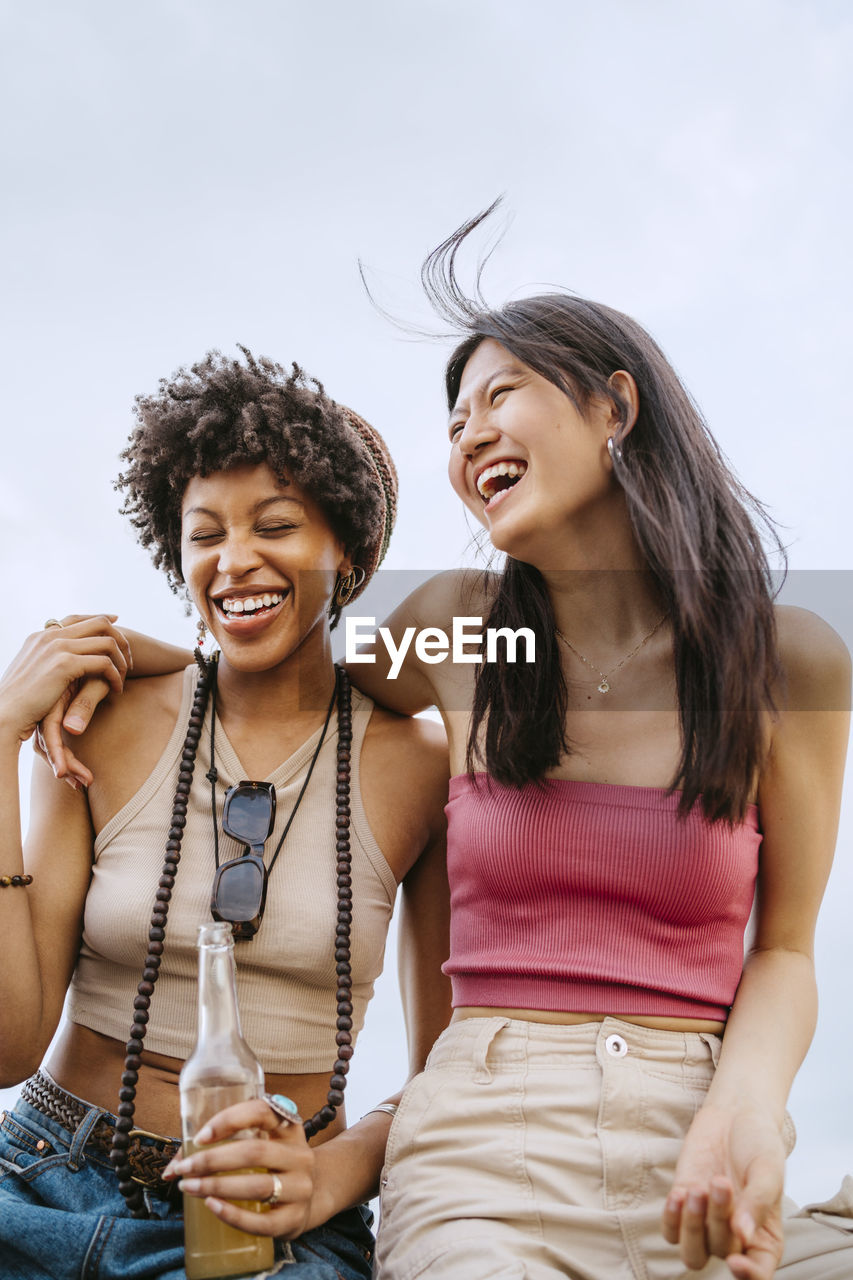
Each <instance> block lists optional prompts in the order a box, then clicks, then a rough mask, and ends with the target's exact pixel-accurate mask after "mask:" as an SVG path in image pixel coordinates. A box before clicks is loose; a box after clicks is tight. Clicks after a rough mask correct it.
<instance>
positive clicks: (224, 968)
mask: <svg viewBox="0 0 853 1280" xmlns="http://www.w3.org/2000/svg"><path fill="white" fill-rule="evenodd" d="M198 1035H199V1041H205V1040H207V1041H209V1040H232V1039H237V1040H239V1039H240V1037H241V1031H240V1013H239V1010H238V1008H237V973H236V969H235V966H234V944H233V942H232V941H231V937H230V933H229V932H228V931H227V929H225V928H224V927H220V929H219V931H218V932H217V934H216V935H215V937H214V938H212V939H211V940H209V941H208V940H205V939H204V938H202V939H200V940H199V966H198Z"/></svg>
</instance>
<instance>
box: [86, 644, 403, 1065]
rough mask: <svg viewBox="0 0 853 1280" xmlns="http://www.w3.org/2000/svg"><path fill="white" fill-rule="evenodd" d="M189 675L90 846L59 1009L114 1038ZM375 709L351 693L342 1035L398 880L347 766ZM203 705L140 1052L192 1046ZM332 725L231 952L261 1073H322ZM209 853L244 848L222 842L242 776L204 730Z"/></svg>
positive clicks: (138, 954) (360, 1005)
mask: <svg viewBox="0 0 853 1280" xmlns="http://www.w3.org/2000/svg"><path fill="white" fill-rule="evenodd" d="M197 674H198V673H197V668H196V667H195V666H194V665H193V666H192V667H188V668H187V670H186V672H185V673H184V684H183V696H182V700H181V708H180V711H179V713H178V717H177V720H176V722H175V727H174V729H173V731H172V734H171V737H170V739H169V742H168V745H167V746H166V749H165V751H164V752H163V755H162V756H161V757H160V760H159V761H158V763H157V765H156V767H155V769H154V771H153V772H152V773H151V775H150V777H149V778H148V779H147V781H146V782H145V783H144V784H143V785H142V787H140V789H139V791H137V793H136V795H135V796H133V798H132V799H131V800H129V801H128V803H127V804H126V805H125V806H124V807H123V808H122V809H121V810H120V811H119V812H118V813H117V814H115V816H114V817H113V818H111V819H110V821H109V822H108V823H107V824H106V826H105V827H104V828H103V830H102V831H101V832H100V833H99V835H98V837H97V839H96V841H95V860H94V866H93V869H92V881H91V884H90V887H89V892H88V894H87V897H86V906H85V915H84V923H83V942H82V946H81V950H80V956H79V959H78V962H77V968H76V970H75V972H74V976H73V978H72V981H71V987H70V990H69V996H68V1002H67V1005H66V1014H67V1016H68V1017H69V1018H70V1019H71V1020H72V1021H73V1022H78V1023H81V1024H82V1025H83V1026H86V1027H91V1028H92V1030H94V1031H98V1032H101V1033H102V1034H104V1035H107V1036H112V1037H113V1038H114V1039H116V1040H121V1041H124V1040H125V1039H126V1038H127V1035H128V1031H129V1027H130V1023H131V1021H132V1017H133V1000H134V997H135V995H136V987H137V983H138V982H139V980H140V978H141V975H142V967H143V964H144V961H145V955H146V951H147V939H148V927H149V921H150V917H151V910H152V906H153V903H154V895H155V893H156V890H157V882H158V880H159V877H160V873H161V868H162V863H163V854H164V850H165V844H166V838H167V832H168V828H169V820H170V817H171V813H172V801H173V798H174V793H175V783H176V780H177V775H178V764H179V759H180V754H181V748H182V746H183V741H184V736H185V733H186V726H187V721H188V719H189V714H190V705H191V702H192V696H193V693H194V690H195V685H196V679H197ZM372 710H373V703H372V702H371V701H370V699H369V698H366V697H364V696H363V695H362V694H360V693H359V692H358V690H357V689H353V691H352V721H353V745H352V794H351V810H352V823H351V832H350V837H351V846H352V876H353V927H352V979H353V980H352V992H353V995H352V999H353V1024H354V1025H353V1037H355V1036H356V1035H357V1033H358V1032H359V1031H360V1030H361V1027H362V1025H363V1023H364V1014H365V1009H366V1007H367V1002H368V1001H369V999H370V997H371V995H372V994H373V984H374V981H375V979H376V978H377V977H378V975H379V974H380V973H381V971H382V961H383V957H384V951H385V937H386V934H387V930H388V923H389V921H390V919H391V912H392V909H393V903H394V896H395V893H396V882H395V879H394V874H393V872H392V871H391V868H390V867H389V866H388V863H387V862H386V860H385V858H384V856H383V854H382V851H381V850H380V848H379V846H378V844H377V843H376V840H375V839H374V836H373V833H372V832H371V830H370V827H369V826H368V823H367V818H366V816H365V812H364V806H363V804H362V800H361V785H360V772H359V761H360V755H361V746H362V743H363V741H364V733H365V730H366V728H367V724H368V721H369V719H370V715H371V712H372ZM210 715H211V711H210V707H208V710H207V715H206V717H205V724H204V730H203V732H202V735H201V741H200V742H199V748H198V754H197V756H196V766H195V775H194V778H193V784H192V790H191V793H190V796H189V803H188V807H187V825H186V828H185V831H184V840H183V845H182V851H181V861H180V864H179V866H178V872H177V875H176V878H175V887H174V890H173V892H172V901H171V905H170V908H169V918H168V923H167V925H166V940H165V949H164V952H163V960H162V964H161V967H160V977H159V979H158V982H157V986H156V989H155V992H154V995H153V997H152V1000H151V1021H150V1023H149V1026H148V1034H147V1036H146V1038H145V1044H146V1046H147V1048H148V1049H149V1050H151V1051H153V1052H155V1053H163V1054H168V1055H169V1056H171V1057H174V1058H186V1057H187V1056H188V1054H189V1053H190V1051H191V1049H192V1047H193V1044H194V1043H195V1034H196V1019H197V990H198V984H197V953H196V937H197V933H198V926H199V925H200V924H203V923H204V922H205V921H209V920H210V918H211V917H210V890H211V886H212V883H213V876H214V871H215V864H214V855H213V820H212V816H211V794H210V783H209V782H208V781H207V780H206V778H205V774H206V773H207V771H208V770H209V769H210ZM320 732H321V730H320V729H318V730H317V732H316V733H315V734H313V735H312V736H311V737H310V738H309V739H308V740H307V741H306V742H304V743H303V744H302V746H301V747H300V748H299V750H298V751H296V752H295V753H294V754H293V755H292V756H291V757H290V759H289V760H286V761H285V762H284V763H283V764H281V765H279V767H278V768H277V769H276V770H275V771H274V772H273V773H271V774H270V775H269V778H268V779H267V781H269V782H273V783H274V784H275V787H276V795H277V801H278V804H277V810H276V825H275V830H274V832H273V834H272V836H271V837H270V839H269V840H268V842H267V856H266V861H267V864H269V860H270V858H271V856H272V850H273V849H275V847H276V844H277V843H278V838H279V836H280V835H281V832H282V830H283V828H284V825H285V823H286V822H287V819H288V817H289V815H290V812H291V809H292V808H293V804H294V802H295V800H296V797H297V796H298V794H299V790H300V787H301V785H302V782H303V780H304V777H305V773H306V770H307V768H308V765H309V763H310V760H311V757H312V755H313V754H314V751H315V749H316V746H317V741H318V739H319V736H320ZM337 737H338V733H337V723H336V719H335V718H334V717H333V718H332V721H331V723H330V725H329V729H328V732H327V734H326V740H325V742H324V743H323V746H322V748H321V750H320V754H319V756H318V758H317V764H316V766H315V769H314V772H313V774H312V776H311V781H310V782H309V784H308V788H307V790H306V792H305V795H304V796H303V798H302V803H301V804H300V806H299V810H298V812H297V814H296V817H295V819H294V822H293V825H292V826H291V828H290V831H289V832H288V835H287V839H286V841H285V843H284V846H283V847H282V850H281V853H280V854H279V857H278V859H277V861H276V864H275V867H274V868H273V870H272V873H271V874H270V878H269V887H268V891H267V902H266V910H265V912H264V919H263V923H262V924H261V928H260V931H259V932H258V933H257V935H256V936H255V937H254V938H253V939H251V940H249V941H238V942H236V943H235V950H236V957H237V993H238V997H239V1002H240V1016H241V1021H242V1025H243V1033H244V1035H245V1037H246V1039H247V1041H248V1042H249V1044H250V1045H251V1047H252V1049H253V1050H254V1051H255V1053H256V1054H257V1055H258V1057H259V1058H260V1060H261V1063H262V1064H263V1067H264V1069H265V1070H266V1071H270V1072H282V1073H302V1072H313V1071H328V1070H329V1067H330V1064H331V1062H332V1061H333V1059H334V1056H335V1018H336V1011H335V992H336V990H337V981H336V973H335V959H334V950H335V945H334V944H335V921H336V917H337V885H336V872H335V804H334V795H335V780H336V773H337V758H336V749H337ZM216 768H217V771H218V774H219V779H218V782H217V785H216V801H217V820H218V821H219V823H220V858H221V859H222V858H227V857H231V856H236V855H238V854H239V853H240V852H242V850H241V849H240V848H239V846H238V845H237V844H236V842H234V841H232V840H230V839H229V838H228V837H227V836H225V835H222V833H221V820H222V808H223V804H224V800H225V791H226V789H227V788H228V787H230V786H231V785H233V784H234V783H236V782H239V781H240V780H241V779H243V778H246V777H247V776H248V775H247V773H246V770H245V769H244V768H243V766H242V765H241V764H240V761H239V759H238V758H237V755H236V753H235V751H234V749H233V747H232V746H231V744H230V742H229V741H228V739H227V737H226V736H225V733H224V732H223V730H222V725H221V723H220V722H219V721H218V720H217V723H216Z"/></svg>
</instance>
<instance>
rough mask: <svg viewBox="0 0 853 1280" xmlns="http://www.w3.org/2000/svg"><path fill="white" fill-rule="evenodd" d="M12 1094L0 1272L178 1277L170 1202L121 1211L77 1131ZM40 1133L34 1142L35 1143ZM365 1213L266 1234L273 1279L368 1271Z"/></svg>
mask: <svg viewBox="0 0 853 1280" xmlns="http://www.w3.org/2000/svg"><path fill="white" fill-rule="evenodd" d="M104 1114H105V1113H104V1112H103V1111H101V1110H100V1109H99V1108H97V1107H93V1108H92V1109H91V1111H90V1112H89V1114H88V1115H87V1116H86V1118H85V1119H84V1120H82V1121H81V1123H80V1124H79V1125H78V1127H77V1130H76V1132H75V1133H71V1132H70V1131H69V1130H68V1129H66V1128H64V1127H63V1125H61V1124H60V1123H59V1121H57V1120H54V1119H51V1118H49V1117H47V1116H44V1115H42V1114H41V1112H40V1111H37V1110H36V1109H35V1108H34V1107H31V1106H30V1105H29V1104H28V1103H26V1102H22V1101H20V1100H19V1101H18V1102H17V1103H16V1104H15V1107H14V1108H13V1110H11V1111H9V1112H8V1113H7V1115H6V1118H5V1120H4V1121H3V1123H2V1125H0V1280H155V1277H156V1280H186V1273H185V1271H184V1225H183V1218H182V1217H181V1214H180V1211H179V1210H177V1209H175V1208H173V1207H172V1206H171V1205H170V1204H168V1203H167V1202H166V1201H164V1200H159V1199H157V1198H155V1197H153V1196H152V1197H151V1198H150V1199H149V1208H150V1210H151V1214H152V1216H151V1217H150V1218H149V1219H147V1220H138V1219H135V1218H131V1217H130V1216H129V1215H128V1212H127V1209H126V1207H125V1203H124V1200H123V1198H122V1196H121V1195H120V1193H119V1190H118V1184H117V1180H116V1176H115V1173H114V1172H113V1169H112V1166H111V1165H110V1163H109V1161H108V1160H107V1159H106V1157H105V1156H103V1155H102V1154H101V1153H100V1152H99V1151H92V1150H91V1149H89V1150H87V1148H86V1137H87V1136H88V1134H89V1132H90V1131H91V1128H92V1125H94V1124H95V1123H96V1121H97V1120H98V1119H100V1118H101V1117H102V1116H103V1115H104ZM39 1143H41V1147H39ZM372 1220H373V1219H372V1215H371V1213H370V1211H369V1210H368V1209H367V1208H366V1207H358V1208H355V1209H348V1210H346V1211H345V1212H344V1213H339V1214H337V1215H336V1217H334V1218H332V1219H330V1221H329V1222H327V1223H325V1225H324V1226H322V1227H318V1228H316V1230H314V1231H308V1232H306V1233H305V1235H303V1236H300V1237H299V1238H298V1239H297V1240H292V1241H291V1242H290V1244H289V1245H287V1244H285V1243H284V1242H283V1241H276V1265H275V1268H274V1270H273V1271H272V1272H264V1273H262V1274H264V1275H273V1274H275V1275H278V1274H279V1272H280V1273H281V1275H282V1277H283V1280H369V1277H370V1274H371V1259H372V1256H373V1235H372V1233H371V1231H370V1224H371V1222H372Z"/></svg>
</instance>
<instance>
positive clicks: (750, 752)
mask: <svg viewBox="0 0 853 1280" xmlns="http://www.w3.org/2000/svg"><path fill="white" fill-rule="evenodd" d="M497 203H498V202H496V203H495V205H492V206H491V207H490V208H489V209H487V210H485V212H483V213H481V214H479V215H478V216H477V217H475V218H472V219H471V220H470V221H469V222H466V223H465V224H464V225H463V226H461V227H460V228H459V230H458V231H456V232H454V234H453V235H452V236H450V237H449V238H448V239H447V240H445V241H444V243H443V244H441V245H439V246H438V248H437V249H435V250H434V251H433V252H432V253H431V254H430V255H429V257H428V258H427V260H426V262H425V263H424V266H423V271H422V278H423V283H424V287H425V289H426V291H427V294H428V296H429V298H430V301H431V302H432V304H433V306H434V307H435V308H436V310H437V311H438V313H439V314H440V315H441V316H442V318H443V319H444V320H445V321H448V322H450V323H451V324H452V326H453V327H454V329H455V331H456V332H457V333H459V332H461V333H464V334H465V337H464V340H463V341H462V342H461V343H460V345H459V346H457V348H456V350H455V351H454V352H453V354H452V355H451V357H450V360H449V361H448V364H447V371H446V383H447V399H448V405H449V407H450V408H451V409H452V407H453V405H454V404H455V402H456V399H457V396H458V393H459V384H460V380H461V377H462V372H463V370H464V368H465V364H466V362H467V361H468V359H469V358H470V356H471V354H472V353H473V352H474V351H475V350H476V348H477V347H478V346H479V344H480V343H481V342H482V341H484V340H485V339H487V338H493V339H494V340H495V341H497V342H499V343H500V344H501V345H502V346H503V347H505V348H506V349H507V351H509V352H511V353H512V355H514V356H515V357H516V359H518V360H521V361H522V362H523V363H524V364H526V365H527V366H528V367H529V368H531V369H533V370H535V371H536V372H537V373H539V374H541V375H542V376H543V377H544V378H547V379H548V380H549V382H552V383H553V384H554V385H555V386H557V387H559V388H560V390H561V391H563V392H564V393H565V394H566V395H567V396H568V397H569V399H570V400H571V401H572V402H573V404H574V405H575V406H576V408H577V409H578V411H579V412H581V413H583V412H584V411H585V409H586V408H587V406H588V405H589V403H590V400H591V399H592V398H593V397H601V398H604V399H606V400H608V401H610V403H611V404H613V405H614V406H615V407H616V409H617V410H618V412H619V415H620V419H621V425H622V426H624V424H625V421H626V417H627V411H628V407H627V405H626V404H625V402H624V401H623V400H622V398H621V397H620V396H619V394H618V392H616V391H615V390H614V389H613V388H612V387H611V386H610V385H609V382H608V379H609V378H610V376H611V375H612V374H613V373H614V372H615V371H616V370H617V369H625V370H627V371H628V372H629V373H631V374H632V375H633V377H634V379H635V381H636V383H637V388H638V391H639V402H640V403H639V414H638V417H637V420H636V422H635V423H634V426H633V428H632V430H631V431H630V432H628V433H626V434H624V437H622V435H621V427H620V429H617V431H616V433H615V442H616V443H617V444H618V446H619V448H618V449H617V450H616V455H615V457H614V475H615V477H616V479H617V480H618V482H619V483H620V485H621V486H622V489H623V490H624V493H625V499H626V503H627V508H628V513H629V516H630V520H631V525H632V528H633V531H634V535H635V537H636V539H637V543H638V545H639V547H640V550H641V552H642V555H643V557H644V558H645V561H646V563H647V565H648V567H649V569H650V571H651V573H652V575H653V577H654V580H655V582H656V584H657V588H658V591H659V593H660V597H661V600H662V603H663V606H664V607H665V609H666V612H667V615H668V618H669V620H670V623H671V626H672V632H673V642H674V657H675V678H676V685H677V691H678V705H679V713H680V721H681V756H680V759H679V762H678V769H677V773H676V777H675V779H674V780H673V783H672V787H673V789H674V790H675V789H680V790H681V792H682V796H681V801H680V811H681V812H682V813H686V812H687V811H688V810H689V809H690V808H691V807H692V806H693V805H694V804H695V803H696V801H697V800H699V799H701V803H702V806H703V810H704V812H705V814H706V816H707V817H708V818H709V819H711V820H713V821H716V820H719V819H724V820H727V821H729V822H735V821H738V820H741V819H742V818H743V815H744V813H745V810H746V806H747V804H748V802H749V796H750V791H751V788H752V786H753V784H754V780H755V776H756V772H757V770H758V768H759V766H760V764H761V762H762V760H763V757H764V753H765V750H766V728H767V718H768V714H772V713H773V711H774V709H775V707H774V687H775V686H776V684H777V681H778V679H779V675H780V667H779V659H778V653H777V647H776V627H775V617H774V609H773V597H774V595H775V594H776V589H777V588H776V589H774V581H773V577H774V575H773V573H772V571H771V569H770V566H769V563H768V558H767V554H766V552H765V549H764V546H763V544H762V538H761V535H760V529H762V528H763V529H764V530H765V531H766V533H767V534H768V535H769V537H770V539H771V541H772V542H773V543H774V545H775V547H776V548H777V549H778V550H779V552H780V553H781V555H782V561H783V563H784V552H783V549H782V546H781V543H780V541H779V538H778V535H777V534H776V531H775V529H774V527H773V525H772V524H771V522H770V521H769V519H768V517H767V515H766V513H765V511H764V509H763V507H762V506H761V504H760V503H759V502H758V501H757V500H756V499H755V498H754V497H753V496H752V494H750V493H749V492H748V491H747V490H746V489H745V488H744V487H743V485H742V484H741V483H740V481H739V480H738V479H737V478H736V476H735V475H734V474H733V473H732V471H731V469H730V468H729V466H728V465H727V463H726V460H725V458H724V456H723V454H722V453H721V451H720V449H719V447H718V445H717V444H716V442H715V441H714V439H713V438H712V436H711V435H710V433H709V432H708V429H707V427H706V426H705V423H704V421H703V419H702V416H701V414H700V412H699V410H698V408H697V407H696V405H695V404H694V403H693V401H692V400H691V398H690V395H689V393H688V392H687V390H686V389H685V387H684V386H683V385H682V383H681V382H680V381H679V379H678V376H677V375H676V373H675V371H674V370H673V368H672V366H671V365H670V364H669V362H668V361H667V359H666V357H665V356H664V354H663V352H662V351H661V349H660V348H659V347H658V345H657V344H656V343H655V342H654V340H653V339H652V338H651V337H650V336H649V334H648V333H646V331H645V330H644V329H643V328H642V327H641V326H640V325H639V324H637V322H636V321H635V320H632V319H631V317H630V316H626V315H623V314H622V313H621V312H619V311H614V310H613V309H612V308H611V307H606V306H603V305H601V304H600V303H596V302H590V301H588V300H586V299H584V298H578V297H575V296H573V295H571V294H567V293H546V294H540V295H538V296H535V297H530V298H523V299H521V300H519V301H514V302H510V303H508V304H507V305H506V306H503V307H499V308H493V307H489V306H488V305H487V304H486V302H485V299H484V298H483V296H482V292H481V288H480V279H481V274H482V266H481V267H480V270H479V271H478V273H477V278H476V285H475V290H474V296H473V297H469V296H467V295H466V294H465V292H464V291H463V289H462V288H461V286H460V284H459V280H458V275H457V269H456V259H457V254H458V252H459V249H460V247H461V245H462V244H463V242H464V241H465V240H466V238H467V237H468V236H469V235H470V234H471V232H472V231H474V229H475V228H476V227H478V226H479V225H480V223H481V222H483V220H484V219H485V218H487V217H488V216H489V215H490V214H491V213H492V212H493V210H494V209H495V207H496V204H497ZM487 625H488V626H490V627H511V628H517V627H519V626H527V627H531V628H532V629H533V630H534V631H535V633H536V655H537V660H536V662H535V663H531V664H527V663H511V662H507V661H506V660H505V655H503V660H501V655H500V653H499V660H498V661H497V662H494V663H484V664H483V665H482V666H481V667H479V668H478V669H477V672H476V688H475V696H474V708H473V714H472V719H471V726H470V732H469V738H468V768H469V770H471V771H472V772H473V771H474V769H475V766H476V764H477V762H480V763H481V764H485V767H486V770H487V771H488V773H489V774H490V775H491V776H492V777H494V778H495V779H497V780H498V781H499V782H502V783H506V784H510V785H513V786H518V787H520V786H523V785H524V784H525V783H528V782H531V781H537V780H540V779H542V777H543V776H544V774H545V773H546V772H547V770H548V769H551V768H554V767H555V766H556V765H557V763H558V762H559V760H560V758H561V757H562V756H564V755H565V754H568V753H571V749H572V748H571V744H570V742H569V741H568V739H567V736H566V711H567V689H566V682H565V679H564V676H563V673H562V668H561V665H560V654H559V651H558V647H557V642H556V636H555V621H554V615H553V610H552V606H551V600H550V597H549V595H548V592H547V589H546V587H545V583H544V580H543V578H542V576H541V575H540V573H539V572H538V570H537V569H535V568H534V567H533V566H532V565H529V564H525V563H523V562H522V561H518V560H514V559H512V558H511V557H507V561H506V565H505V567H504V569H503V572H502V574H501V576H500V579H499V583H498V587H497V594H496V597H495V599H494V603H493V605H492V608H491V612H490V615H489V619H488V623H487ZM483 727H485V739H484V750H483V752H482V754H481V752H480V750H479V748H478V746H477V743H478V740H479V735H480V731H481V728H483Z"/></svg>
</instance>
